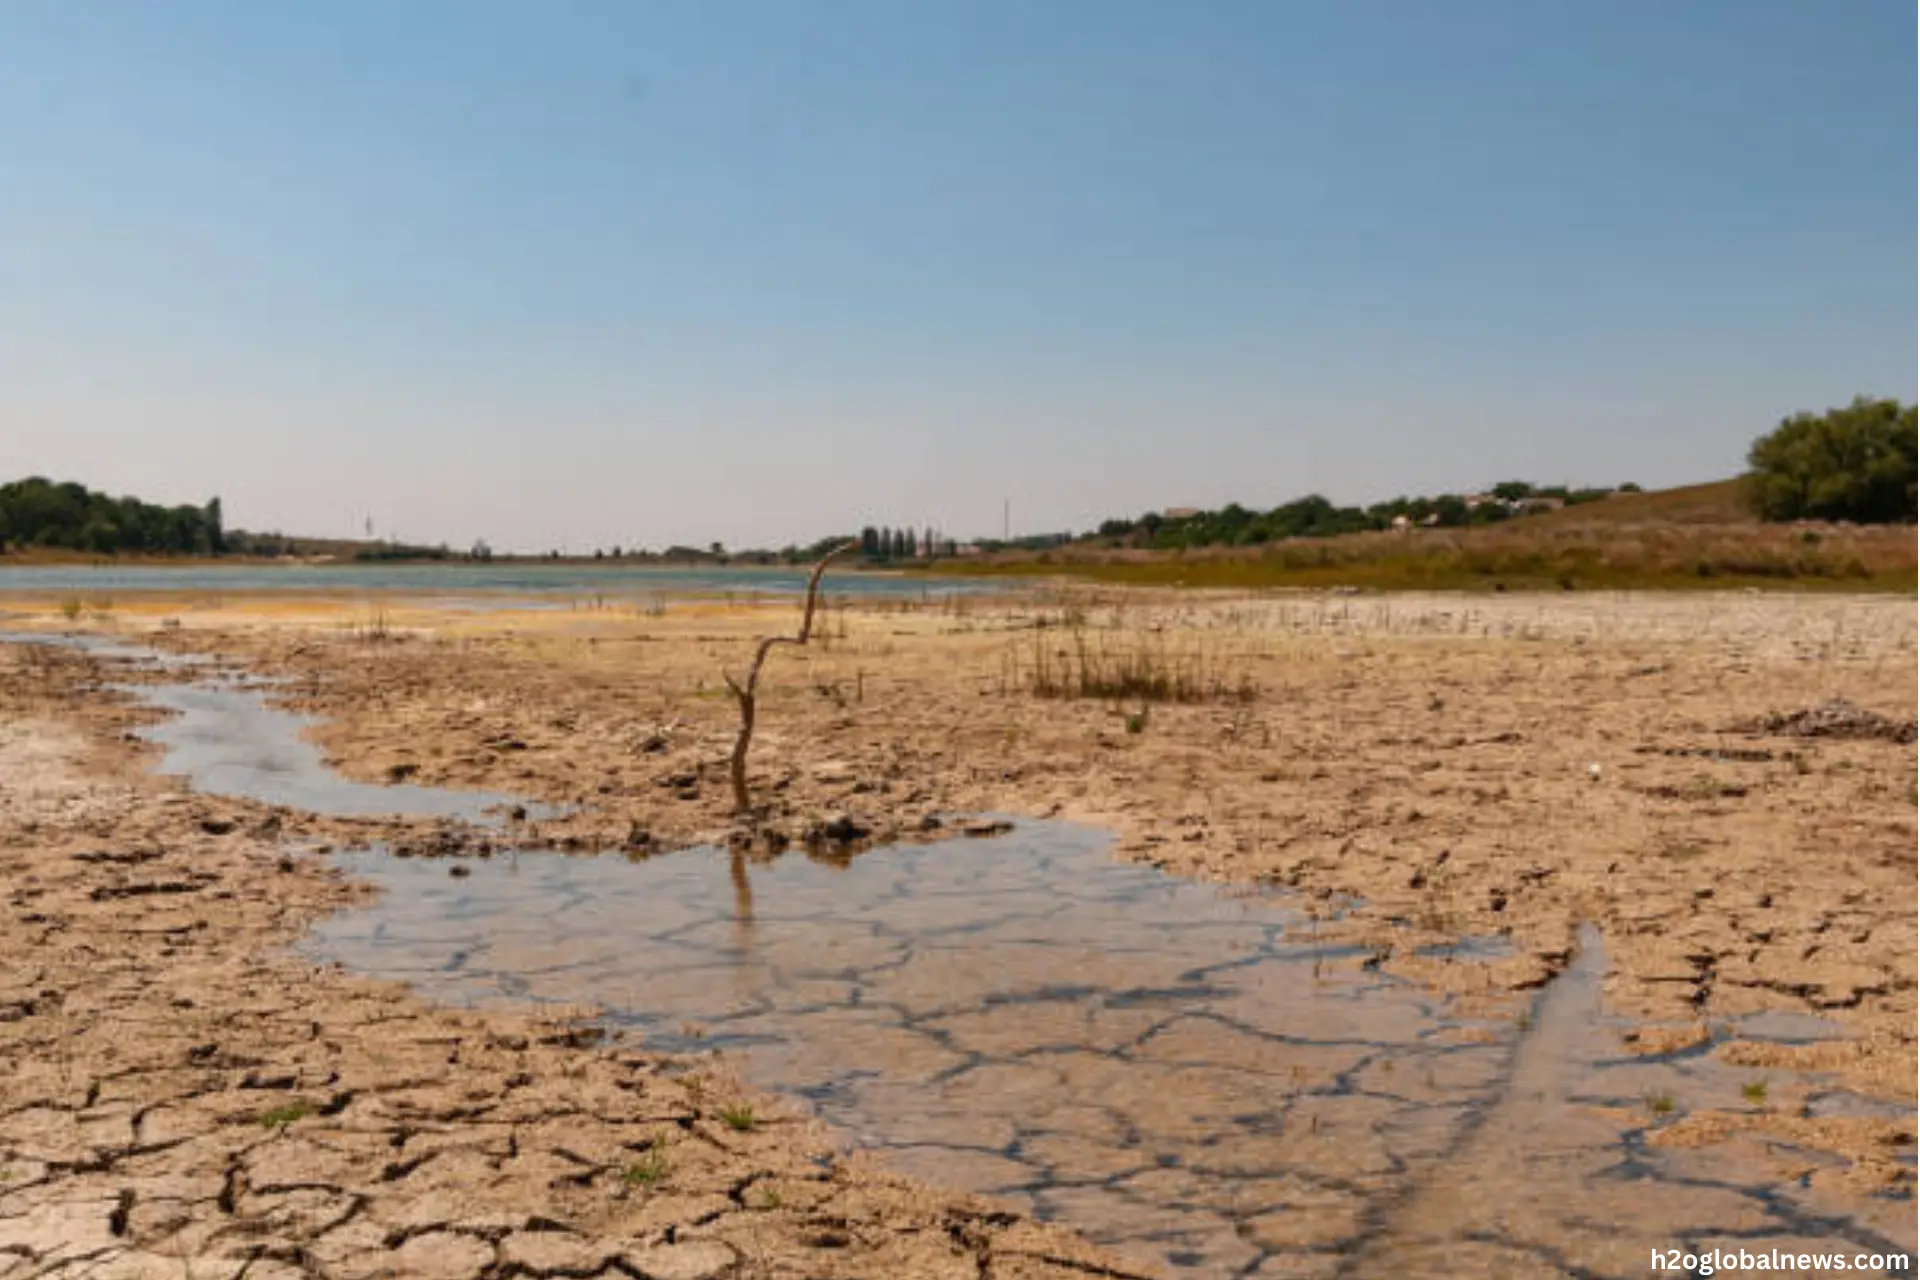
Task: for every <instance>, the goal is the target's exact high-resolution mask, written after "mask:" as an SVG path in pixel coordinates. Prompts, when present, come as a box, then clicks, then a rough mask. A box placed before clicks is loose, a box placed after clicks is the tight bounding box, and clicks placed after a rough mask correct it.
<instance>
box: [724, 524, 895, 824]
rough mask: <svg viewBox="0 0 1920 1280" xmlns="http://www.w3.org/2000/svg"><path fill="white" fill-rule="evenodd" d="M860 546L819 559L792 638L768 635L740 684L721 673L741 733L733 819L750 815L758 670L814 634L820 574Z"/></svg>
mask: <svg viewBox="0 0 1920 1280" xmlns="http://www.w3.org/2000/svg"><path fill="white" fill-rule="evenodd" d="M859 545H860V544H859V543H857V542H843V543H841V544H840V545H839V546H837V547H835V548H834V549H833V550H831V551H829V552H827V554H826V555H824V556H822V557H820V563H818V564H816V565H814V566H813V573H812V574H811V575H810V576H809V577H808V578H807V609H806V612H805V613H804V614H803V615H801V618H800V631H799V634H797V635H791V636H768V637H767V638H766V639H764V640H762V641H761V642H760V647H759V648H757V649H755V650H754V653H753V665H752V666H750V667H748V668H747V679H746V682H745V683H744V684H743V683H741V682H739V681H736V680H735V679H734V678H733V677H732V676H731V675H729V674H728V673H727V672H724V671H723V672H721V673H720V678H721V679H723V680H725V681H726V682H727V688H729V689H731V690H733V696H734V699H735V700H736V701H737V702H739V704H740V733H739V736H737V737H736V738H734V740H733V760H732V763H731V767H730V768H731V776H732V779H733V812H734V816H735V817H740V816H741V815H744V814H749V813H751V812H753V801H752V797H750V796H749V795H748V794H747V748H748V747H750V746H752V745H753V716H754V698H755V695H756V694H757V693H758V691H759V687H760V667H761V665H762V664H763V663H765V662H766V660H767V654H768V653H770V652H772V650H773V647H774V646H775V645H780V644H793V645H804V644H805V643H806V642H807V637H808V636H810V635H812V634H813V613H814V605H815V604H816V602H817V600H818V598H819V594H820V575H821V574H823V573H825V572H826V571H827V565H828V564H830V563H831V562H832V561H833V559H834V557H836V556H840V555H844V554H845V553H847V552H848V551H851V550H853V549H854V548H855V547H857V546H859Z"/></svg>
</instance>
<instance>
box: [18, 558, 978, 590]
mask: <svg viewBox="0 0 1920 1280" xmlns="http://www.w3.org/2000/svg"><path fill="white" fill-rule="evenodd" d="M806 585H807V570H805V569H771V568H741V569H700V568H641V567H637V566H630V567H620V566H609V567H601V566H594V565H540V564H505V565H496V564H446V565H439V564H426V565H423V564H402V565H359V564H343V565H257V564H255V565H233V566H229V567H220V566H205V565H182V566H178V567H173V566H166V565H111V564H108V565H99V566H93V565H42V566H28V567H18V568H0V593H5V592H19V593H28V592H31V593H34V594H40V595H46V594H55V593H65V592H72V593H76V594H81V595H85V594H87V593H106V594H111V593H115V592H118V593H122V594H129V593H133V592H140V591H179V592H201V591H204V592H222V591H233V592H254V591H291V592H306V593H324V592H348V593H352V592H360V591H392V592H405V593H409V594H422V595H451V596H463V595H473V594H486V593H500V594H510V595H536V596H538V595H552V596H559V597H566V596H591V595H595V594H600V595H607V596H649V595H654V594H662V593H664V594H668V595H711V594H715V593H720V594H724V593H726V592H736V593H742V594H744V593H749V592H759V593H761V594H764V595H798V594H800V593H802V592H804V591H805V590H806ZM825 589H827V590H828V591H830V592H832V593H834V594H839V595H860V596H902V595H907V596H919V595H922V594H930V595H936V596H938V595H949V594H953V593H956V592H967V591H977V590H981V589H982V587H981V585H980V584H978V583H969V582H965V581H956V580H954V579H951V578H944V577H941V578H932V577H912V576H906V575H894V574H881V573H857V572H839V573H831V572H830V573H829V576H828V577H827V579H826V588H825Z"/></svg>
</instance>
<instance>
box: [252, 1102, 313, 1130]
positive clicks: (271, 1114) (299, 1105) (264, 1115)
mask: <svg viewBox="0 0 1920 1280" xmlns="http://www.w3.org/2000/svg"><path fill="white" fill-rule="evenodd" d="M312 1114H313V1104H312V1103H311V1102H308V1101H307V1100H306V1099H304V1098H302V1099H299V1100H297V1101H294V1102H289V1103H287V1104H286V1105H285V1106H283V1107H274V1108H273V1109H272V1110H270V1111H263V1112H261V1113H260V1123H261V1124H262V1125H264V1126H265V1127H267V1128H269V1129H284V1128H286V1127H287V1126H288V1125H290V1124H292V1123H293V1122H294V1121H295V1120H304V1119H306V1118H307V1117H308V1116H310V1115H312Z"/></svg>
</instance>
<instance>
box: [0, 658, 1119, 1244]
mask: <svg viewBox="0 0 1920 1280" xmlns="http://www.w3.org/2000/svg"><path fill="white" fill-rule="evenodd" d="M148 718H150V717H148V716H144V715H141V714H139V713H135V712H133V711H131V710H130V709H129V708H127V706H126V705H125V704H124V702H123V701H122V700H120V699H118V698H115V697H112V696H110V695H108V694H106V693H105V692H104V691H102V690H101V689H100V688H99V684H98V680H97V678H96V673H95V672H94V670H93V667H92V664H91V663H90V662H89V661H88V660H87V659H85V658H83V657H81V656H78V655H72V654H65V653H46V652H42V651H37V650H22V649H21V648H19V647H6V646H0V892H4V895H5V907H4V911H5V916H4V919H5V924H4V927H0V1277H6V1278H7V1280H14V1278H15V1277H28V1276H75V1277H78V1276H88V1277H100V1278H102V1280H106V1278H116V1280H118V1278H126V1280H132V1278H134V1277H141V1278H146V1277H181V1278H182V1280H186V1278H188V1277H191V1278H193V1280H208V1278H209V1277H237V1276H241V1275H245V1276H248V1277H268V1276H278V1277H284V1276H296V1275H297V1276H321V1277H341V1278H342V1280H345V1278H347V1277H385V1276H394V1277H399V1276H407V1277H412V1276H421V1277H448V1278H450V1280H451V1278H454V1277H487V1276H499V1277H505V1276H595V1275H600V1276H608V1277H615V1276H640V1277H652V1278H654V1280H700V1278H703V1277H742V1276H763V1275H764V1276H917V1275H927V1276H955V1277H960V1276H966V1277H974V1276H979V1275H990V1276H1006V1277H1066V1276H1085V1275H1088V1274H1095V1275H1098V1274H1103V1273H1106V1268H1104V1267H1103V1266H1102V1265H1101V1258H1100V1255H1099V1254H1097V1253H1096V1252H1095V1251H1093V1250H1091V1249H1089V1248H1087V1247H1086V1246H1085V1245H1083V1244H1080V1243H1078V1242H1076V1241H1075V1240H1074V1239H1072V1238H1071V1237H1070V1236H1068V1235H1066V1234H1065V1233H1064V1232H1060V1231H1056V1230H1052V1229H1049V1228H1046V1227H1041V1226H1036V1225H1033V1224H1029V1223H1025V1222H1021V1221H1019V1220H1018V1219H1016V1218H1015V1217H1014V1216H1013V1215H1011V1214H1007V1213H1005V1212H1002V1211H999V1210H997V1209H995V1208H993V1207H992V1206H989V1205H986V1204H983V1203H980V1202H976V1201H968V1200H966V1199H965V1198H963V1197H958V1196H953V1195H942V1194H937V1193H933V1192H930V1191H928V1190H926V1189H924V1188H922V1187H919V1186H917V1185H915V1184H913V1183H910V1182H907V1181H905V1180H902V1179H899V1178H896V1177H892V1176H889V1175H887V1174H885V1173H882V1172H877V1171H868V1170H862V1169H858V1168H852V1167H848V1166H847V1165H845V1164H844V1163H838V1162H835V1161H833V1160H832V1159H831V1158H829V1156H828V1155H827V1154H826V1148H825V1145H824V1144H823V1142H822V1141H821V1140H820V1138H819V1135H818V1134H817V1133H816V1132H815V1131H814V1130H813V1129H812V1128H811V1127H810V1126H809V1125H808V1124H807V1123H805V1122H804V1121H802V1120H800V1119H798V1118H783V1117H782V1116H781V1115H780V1113H779V1111H778V1109H777V1108H776V1107H775V1106H773V1104H771V1103H769V1102H768V1100H766V1099H756V1102H757V1104H758V1115H759V1117H760V1118H759V1119H757V1120H756V1122H755V1124H754V1126H753V1127H752V1128H751V1129H750V1130H746V1131H741V1130H736V1129H735V1128H733V1127H732V1126H731V1125H730V1124H728V1123H727V1121H726V1116H727V1115H728V1114H729V1113H730V1109H731V1108H733V1107H734V1106H736V1105H737V1103H738V1101H739V1099H740V1098H741V1097H742V1094H741V1092H740V1091H739V1090H738V1089H737V1088H736V1087H735V1086H734V1084H733V1083H732V1082H731V1081H730V1080H729V1079H728V1078H727V1076H726V1075H725V1074H724V1073H723V1072H722V1071H721V1070H720V1069H719V1068H718V1067H715V1066H711V1065H702V1066H699V1067H698V1069H696V1070H693V1071H690V1072H689V1071H688V1070H685V1069H684V1064H675V1063H670V1062H667V1061H665V1060H663V1059H661V1058H660V1057H658V1056H657V1055H649V1054H643V1053H638V1052H633V1051H630V1050H626V1049H623V1048H622V1047H620V1046H618V1045H600V1044H596V1043H594V1039H595V1038H594V1037H593V1036H591V1035H588V1034H584V1033H583V1032H582V1031H581V1030H580V1029H578V1028H577V1027H576V1026H574V1025H572V1024H570V1023H568V1022H565V1021H555V1020H553V1019H551V1018H549V1019H534V1018H528V1017H514V1016H510V1015H506V1014H498V1013H494V1014H488V1015H486V1016H477V1015H473V1014H461V1013H455V1012H449V1011H445V1010H438V1009H435V1008H432V1007H430V1006H429V1005H427V1004H426V1003H425V1002H423V1001H421V1000H419V999H417V998H415V997H413V996H411V995H409V994H407V993H406V992H405V991H404V990H403V989H401V988H400V987H399V986H397V985H396V984H391V983H387V984H382V983H374V982H369V981H362V980H355V979H351V978H347V977H345V976H342V975H340V974H338V973H335V972H331V971H328V970H325V969H319V968H316V967H315V966H313V965H311V964H307V963H303V962H300V961H297V960H294V959H291V958H289V957H288V956H287V955H286V954H285V950H284V949H285V946H286V944H288V943H291V942H293V941H294V940H295V939H297V938H298V937H299V936H300V933H301V932H302V930H303V929H304V928H305V926H306V925H307V924H308V923H309V922H310V921H312V920H313V919H314V918H316V917H317V916H321V915H324V914H325V913H326V912H327V911H329V910H331V909H334V908H336V907H339V906H342V905H345V904H348V903H350V902H352V901H354V900H355V899H356V897H358V896H364V894H363V893H356V890H355V889H354V888H353V887H352V886H350V885H348V884H347V883H345V882H344V881H343V880H342V879H341V878H340V877H338V876H337V875H334V874H332V873H329V872H328V871H327V870H326V869H325V867H324V863H322V862H321V861H320V860H318V859H314V858H310V857H298V856H292V855H289V854H286V853H284V852H283V851H282V848H281V845H280V835H281V832H280V823H279V821H278V820H277V819H276V818H275V817H274V815H272V814H271V813H268V812H266V811H264V810H261V809H259V808H257V807H254V806H249V805H245V804H237V803H231V802H224V801H218V800H210V799H206V798H203V797H199V796H192V795H187V794H184V793H183V792H182V791H181V790H180V789H179V788H178V787H176V786H169V785H165V784H162V783H160V782H157V781H155V780H153V779H151V778H146V777H143V776H142V773H143V769H144V765H145V764H146V763H149V762H150V761H149V760H148V759H147V757H146V754H145V753H144V752H138V753H137V752H135V751H133V750H131V749H129V748H127V747H126V746H125V745H124V744H122V743H121V742H120V741H119V738H120V734H121V733H122V732H123V731H124V730H125V729H126V728H128V727H129V726H131V725H132V724H134V723H135V722H136V721H138V720H143V719H148ZM351 830H353V831H355V832H357V833H361V834H365V833H367V831H368V828H366V827H364V826H355V827H353V828H351ZM376 830H377V828H376ZM1112 1273H1113V1274H1125V1272H1124V1270H1119V1269H1116V1270H1114V1271H1113V1272H1112Z"/></svg>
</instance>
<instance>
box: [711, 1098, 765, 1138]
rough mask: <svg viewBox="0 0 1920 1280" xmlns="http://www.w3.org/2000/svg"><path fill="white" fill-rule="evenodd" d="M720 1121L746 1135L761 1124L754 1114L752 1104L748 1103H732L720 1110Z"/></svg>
mask: <svg viewBox="0 0 1920 1280" xmlns="http://www.w3.org/2000/svg"><path fill="white" fill-rule="evenodd" d="M720 1119H721V1120H722V1121H724V1122H725V1123H726V1126H727V1128H729V1129H732V1130H734V1131H736V1132H739V1133H745V1132H746V1131H747V1130H749V1129H752V1128H754V1127H756V1126H757V1125H758V1124H759V1123H760V1120H759V1117H757V1116H755V1115H754V1114H753V1106H752V1104H750V1103H746V1102H735V1103H730V1104H729V1105H727V1106H724V1107H722V1108H720Z"/></svg>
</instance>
